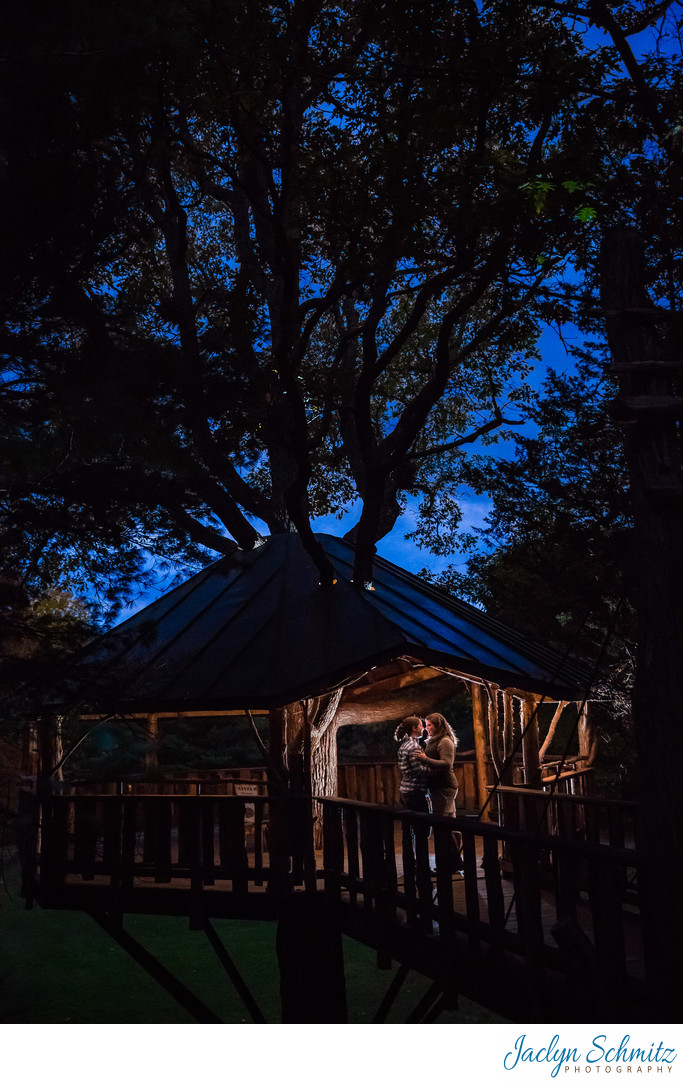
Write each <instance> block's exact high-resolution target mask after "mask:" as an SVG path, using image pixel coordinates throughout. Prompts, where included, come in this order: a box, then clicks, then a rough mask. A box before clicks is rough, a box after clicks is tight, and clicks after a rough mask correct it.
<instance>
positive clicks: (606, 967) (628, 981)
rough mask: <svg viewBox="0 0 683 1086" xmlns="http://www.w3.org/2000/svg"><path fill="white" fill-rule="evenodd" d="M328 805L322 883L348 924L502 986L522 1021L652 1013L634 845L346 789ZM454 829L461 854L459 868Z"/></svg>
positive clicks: (488, 987) (468, 983)
mask: <svg viewBox="0 0 683 1086" xmlns="http://www.w3.org/2000/svg"><path fill="white" fill-rule="evenodd" d="M322 805H323V811H324V839H325V851H324V874H325V888H326V891H327V893H328V894H330V895H332V896H334V897H335V898H336V899H337V901H338V902H339V906H340V908H343V909H344V910H345V911H346V913H347V915H348V917H349V921H348V923H349V925H350V927H349V930H350V932H351V933H352V934H355V935H356V936H357V937H360V938H366V941H368V942H370V943H373V945H378V944H379V945H380V947H381V945H382V941H384V946H385V947H386V950H387V953H388V954H389V955H390V954H391V952H392V947H396V946H403V948H404V950H403V952H404V953H405V952H406V951H405V948H406V946H410V947H411V949H410V954H411V955H412V956H413V959H414V960H420V955H422V957H423V959H424V960H426V958H427V957H429V955H430V954H431V961H432V965H431V967H430V968H431V971H432V975H434V970H435V969H437V970H438V969H439V968H442V974H443V978H444V984H446V983H448V978H450V980H451V983H457V984H458V985H459V986H460V990H461V991H464V992H465V994H469V995H470V997H471V998H473V999H477V998H478V997H479V998H480V999H485V1001H486V1005H487V1006H491V1005H492V1004H491V993H492V992H493V991H495V992H496V993H497V998H498V999H499V1005H498V1009H499V1010H500V1012H501V1013H503V1014H506V1015H509V1016H511V1017H513V1018H516V1019H517V1020H519V1016H520V1014H522V1015H524V1014H525V1015H526V1017H527V1019H529V1020H531V1021H552V1020H562V1019H561V1017H560V1016H561V1015H569V1017H566V1018H564V1020H565V1021H577V1020H578V1021H584V1020H585V1021H591V1020H595V1017H596V1015H597V1016H598V1017H599V1016H600V1015H602V1017H603V1019H604V1020H607V1021H609V1020H613V1021H621V1020H624V1021H625V1020H628V1017H629V1015H633V1014H637V1015H638V1016H639V1020H647V1018H643V1017H642V1016H643V1014H645V1015H647V1014H648V1013H649V1012H648V1010H647V999H648V998H650V997H649V996H646V985H645V982H644V961H643V958H644V955H643V940H642V931H641V923H640V914H639V911H638V910H637V909H636V908H634V906H633V894H634V893H635V895H636V898H637V895H638V889H639V884H638V874H639V866H640V865H639V860H638V857H637V855H636V853H635V851H634V850H633V849H629V848H625V847H620V848H615V847H607V846H605V845H602V844H599V843H594V842H585V841H577V840H573V839H565V838H559V837H551V836H548V835H546V834H541V833H529V832H525V831H522V830H519V829H510V828H505V829H501V828H499V827H497V826H494V825H491V824H485V823H474V822H471V821H468V820H467V819H455V820H453V819H446V818H436V817H434V816H429V815H420V814H414V813H412V812H406V811H397V810H388V809H384V810H382V809H378V808H377V807H374V806H370V805H369V804H365V803H358V802H352V801H348V800H333V799H325V800H323V801H322ZM454 828H456V829H457V830H458V831H459V833H460V834H461V835H462V854H463V863H464V876H463V877H461V878H458V877H456V878H455V879H454V866H455V865H454V861H453V855H454V853H453V843H452V831H453V829H454ZM430 831H431V836H429V834H430ZM503 847H505V850H506V852H507V853H508V855H509V856H510V857H511V872H510V874H509V875H508V877H505V876H504V874H503V871H502V865H501V859H502V854H503ZM432 866H435V869H436V873H435V874H433V873H432V871H431V870H430V868H431V867H432ZM548 871H549V872H550V874H551V880H550V889H548V888H546V887H545V886H544V875H545V874H547V872H548ZM627 889H628V890H629V893H628V894H627V892H626V891H627ZM435 963H436V964H435ZM438 963H442V966H439V964H438ZM653 991H654V989H653ZM650 995H652V993H650ZM520 1001H522V1004H523V1009H522V1006H521V1005H520ZM525 1001H526V1002H525ZM494 1009H495V1008H494ZM627 1012H628V1013H627ZM582 1016H585V1017H582ZM610 1016H612V1017H610ZM653 1020H656V1018H655V1019H653Z"/></svg>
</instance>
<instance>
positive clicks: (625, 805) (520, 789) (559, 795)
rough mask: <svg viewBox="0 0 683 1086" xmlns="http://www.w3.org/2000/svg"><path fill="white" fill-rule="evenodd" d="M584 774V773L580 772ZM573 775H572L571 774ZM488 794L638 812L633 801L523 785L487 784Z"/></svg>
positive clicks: (636, 802) (637, 807)
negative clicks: (493, 793)
mask: <svg viewBox="0 0 683 1086" xmlns="http://www.w3.org/2000/svg"><path fill="white" fill-rule="evenodd" d="M582 772H584V771H582ZM572 775H574V774H572ZM556 779H557V780H562V779H563V778H562V777H558V778H555V777H552V778H549V780H556ZM486 788H487V791H489V792H505V793H508V794H511V795H515V796H520V795H521V796H525V795H528V796H538V797H539V799H540V798H542V797H543V798H545V799H548V798H552V799H556V800H559V801H561V802H562V803H580V804H586V805H587V806H592V807H620V808H622V809H623V810H633V811H639V810H640V804H639V803H638V801H637V800H634V799H612V798H611V797H609V796H602V797H601V796H576V795H574V794H573V793H572V792H546V791H545V790H544V789H542V788H529V787H528V785H525V784H498V785H496V784H488V785H487V786H486Z"/></svg>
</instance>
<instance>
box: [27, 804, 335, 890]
mask: <svg viewBox="0 0 683 1086" xmlns="http://www.w3.org/2000/svg"><path fill="white" fill-rule="evenodd" d="M276 803H277V801H273V800H271V799H268V798H267V797H265V796H249V797H244V798H243V797H240V796H204V795H199V796H136V795H113V796H110V795H93V796H83V795H81V796H64V795H53V796H49V797H46V798H45V799H44V800H43V801H42V802H41V804H40V805H39V811H40V817H39V822H37V829H39V834H40V843H39V848H38V850H37V851H38V854H39V855H38V859H37V863H36V879H37V882H36V887H35V889H36V892H37V894H38V896H39V898H40V900H41V902H42V903H44V904H48V905H50V904H52V905H59V904H60V903H61V902H63V901H66V900H68V892H69V889H70V888H71V889H72V890H73V885H74V883H75V882H77V884H78V886H80V887H82V886H83V884H87V883H89V884H91V885H92V886H93V887H94V888H95V889H98V890H101V891H102V893H101V895H100V896H101V898H102V901H103V902H105V903H106V907H107V909H110V910H114V911H116V909H117V908H121V907H122V901H123V899H124V898H125V897H126V896H127V895H129V894H130V892H131V891H133V890H134V889H141V888H147V889H150V888H154V887H156V888H164V887H167V888H170V887H174V888H176V889H180V888H182V889H184V890H189V891H190V892H191V893H192V894H194V895H195V896H196V895H199V894H200V893H201V892H202V891H203V890H204V889H205V888H207V887H214V886H216V887H218V886H220V887H221V888H222V889H223V890H225V891H227V892H229V893H230V894H231V895H233V896H236V897H239V896H245V895H247V894H248V893H249V892H250V891H251V890H254V889H255V888H259V887H262V886H263V885H264V883H268V884H270V883H273V882H276V881H277V880H278V879H280V880H281V878H282V876H283V874H284V875H285V877H286V878H287V881H288V882H289V883H290V884H293V885H306V886H307V887H308V888H314V887H315V859H314V856H313V852H312V845H311V843H310V842H311V832H310V828H309V829H308V831H307V828H306V827H307V819H308V824H310V803H306V802H305V801H304V803H303V804H302V803H300V802H299V803H297V802H295V801H292V800H289V801H288V802H287V811H286V822H287V826H288V828H289V829H290V831H291V832H289V833H288V834H287V847H288V853H287V855H285V856H284V857H283V856H282V854H281V855H280V857H279V858H278V861H274V858H273V852H272V849H271V847H270V844H271V843H270V833H269V827H270V816H271V813H272V810H273V807H274V805H275V804H276ZM162 911H163V910H162Z"/></svg>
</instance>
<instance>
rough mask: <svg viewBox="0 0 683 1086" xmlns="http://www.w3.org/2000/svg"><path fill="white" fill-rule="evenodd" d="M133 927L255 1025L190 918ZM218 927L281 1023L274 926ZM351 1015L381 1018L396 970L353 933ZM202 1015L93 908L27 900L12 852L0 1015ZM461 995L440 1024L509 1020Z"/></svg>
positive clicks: (209, 994) (51, 1019)
mask: <svg viewBox="0 0 683 1086" xmlns="http://www.w3.org/2000/svg"><path fill="white" fill-rule="evenodd" d="M125 927H126V930H127V931H128V932H129V933H130V934H131V935H132V936H133V937H134V938H135V939H137V940H138V941H139V942H140V943H141V944H142V945H143V946H144V947H145V948H146V949H147V950H149V951H150V952H151V953H152V954H153V955H154V956H155V957H156V958H158V959H159V961H161V962H162V963H163V964H164V965H165V966H166V967H167V968H168V969H169V970H171V972H173V973H174V974H175V975H176V976H177V977H178V979H179V980H181V981H182V982H183V984H185V985H186V986H187V987H188V988H190V989H191V990H192V991H193V992H194V993H195V994H196V995H197V996H199V998H200V999H202V1000H203V1001H204V1002H205V1003H206V1004H208V1006H210V1007H211V1008H212V1010H214V1011H215V1013H216V1014H217V1015H218V1016H219V1017H220V1019H221V1021H222V1022H226V1023H240V1022H250V1021H251V1018H250V1017H249V1015H248V1014H247V1012H246V1010H245V1007H244V1005H243V1003H242V1002H241V1000H240V998H239V996H238V994H237V992H236V991H235V988H234V986H233V984H232V982H231V980H230V979H229V977H228V976H227V974H226V973H225V972H224V970H223V968H222V966H221V965H220V963H219V961H218V959H217V958H216V957H215V955H214V952H213V950H212V949H211V947H210V946H209V943H208V941H207V939H206V936H205V935H204V934H203V933H202V932H198V931H190V930H189V927H188V923H187V920H186V919H183V918H182V917H167V916H127V917H126V918H125ZM214 927H215V929H216V931H217V932H218V934H219V936H220V938H221V940H222V941H223V943H224V945H225V947H226V948H227V950H228V953H229V954H230V955H231V957H232V959H233V961H234V962H235V964H236V966H237V968H238V969H239V971H240V973H241V974H242V978H243V979H244V981H245V982H246V984H247V986H248V988H249V990H250V991H251V994H252V996H253V997H254V999H255V1000H256V1003H257V1004H258V1006H259V1008H260V1009H261V1012H262V1014H263V1015H264V1017H265V1019H266V1021H267V1022H269V1023H276V1022H280V1021H281V1017H280V1000H279V991H278V983H279V978H278V969H277V958H276V954H275V924H274V923H272V922H269V921H244V920H216V921H214ZM344 959H345V965H346V985H347V999H348V1006H349V1021H350V1022H352V1023H368V1022H371V1021H372V1018H373V1016H374V1014H375V1011H376V1009H377V1007H378V1006H379V1004H380V1002H381V1000H382V997H383V996H384V993H385V992H386V989H387V987H388V985H389V983H390V981H391V978H392V977H393V976H394V973H395V970H396V968H397V967H396V966H394V968H393V969H392V970H381V971H380V970H378V969H377V966H376V962H375V955H374V953H373V951H371V950H369V949H368V948H367V947H364V946H362V945H361V944H359V943H356V942H354V941H353V940H351V939H346V938H345V939H344ZM428 987H429V981H428V980H427V979H426V978H424V977H420V976H418V975H417V974H414V973H411V974H409V976H408V979H407V980H406V983H405V984H404V985H403V988H402V989H401V992H400V993H399V996H398V998H397V1000H396V1002H395V1003H394V1006H393V1008H392V1011H391V1013H390V1015H389V1017H388V1019H387V1021H388V1022H394V1023H396V1022H405V1021H406V1018H407V1017H408V1015H409V1014H410V1013H411V1011H412V1010H413V1009H414V1008H415V1006H416V1005H417V1003H418V1001H419V1000H420V998H421V997H422V995H423V994H424V993H425V992H426V991H427V988H428ZM193 1021H194V1019H193V1018H192V1017H191V1016H190V1015H189V1014H188V1013H187V1012H186V1011H184V1010H183V1008H182V1007H180V1006H179V1004H177V1003H176V1002H175V1000H174V999H172V998H171V996H169V995H168V994H167V993H166V992H165V991H164V990H163V989H162V988H161V987H160V985H159V984H157V982H156V981H155V980H153V979H152V978H151V977H150V976H149V975H148V974H147V973H146V972H145V970H144V969H142V968H141V967H140V966H138V965H137V964H136V963H135V962H134V961H133V960H132V959H131V958H130V957H129V956H128V955H127V954H126V953H125V951H123V950H122V949H121V948H120V947H119V946H118V944H117V943H115V942H113V941H112V940H111V939H110V938H109V937H108V936H107V935H106V934H105V933H104V932H103V931H102V930H101V928H100V927H99V926H98V925H97V924H96V923H95V922H94V921H93V920H91V919H90V918H89V917H88V916H86V915H85V914H84V913H75V912H74V913H70V912H59V911H53V910H43V909H40V908H38V907H37V906H36V907H34V908H33V909H31V910H27V909H26V908H25V907H24V902H23V901H22V899H21V898H20V897H19V875H18V870H17V866H16V862H15V861H14V859H13V858H12V857H8V856H7V854H5V865H4V880H3V882H2V884H0V1022H4V1023H62V1022H75V1023H93V1024H94V1023H99V1024H110V1023H136V1022H139V1023H148V1022H149V1023H164V1024H172V1023H175V1022H193ZM502 1021H503V1019H500V1018H497V1017H496V1016H495V1015H492V1014H490V1013H489V1012H488V1011H485V1010H483V1009H482V1008H480V1007H478V1006H476V1005H475V1004H473V1003H469V1002H468V1001H466V1000H461V1007H460V1009H459V1011H458V1012H448V1013H444V1014H442V1015H440V1016H439V1019H438V1022H439V1023H449V1022H450V1023H456V1022H463V1023H473V1022H474V1023H476V1022H481V1023H487V1022H502Z"/></svg>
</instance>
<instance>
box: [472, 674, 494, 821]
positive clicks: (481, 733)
mask: <svg viewBox="0 0 683 1086" xmlns="http://www.w3.org/2000/svg"><path fill="white" fill-rule="evenodd" d="M471 692H472V724H473V727H474V754H475V758H476V760H477V803H478V804H479V810H481V808H482V807H483V806H484V804H485V803H486V801H487V799H488V795H489V794H488V792H487V790H486V786H487V784H488V773H487V771H486V767H487V763H488V758H489V739H488V714H489V696H488V693H487V691H486V690H485V688H484V687H483V686H480V685H479V683H472V685H471ZM492 819H493V815H492V812H491V805H490V804H489V806H488V807H487V808H486V811H485V812H484V815H483V821H485V822H490V821H492Z"/></svg>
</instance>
